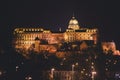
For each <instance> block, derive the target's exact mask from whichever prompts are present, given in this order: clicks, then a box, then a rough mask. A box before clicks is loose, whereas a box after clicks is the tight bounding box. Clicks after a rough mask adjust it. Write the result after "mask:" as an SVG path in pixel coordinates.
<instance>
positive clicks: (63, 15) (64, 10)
mask: <svg viewBox="0 0 120 80" xmlns="http://www.w3.org/2000/svg"><path fill="white" fill-rule="evenodd" d="M119 7H120V6H119V3H118V2H115V1H114V2H112V1H111V2H110V1H106V2H105V1H104V0H103V1H102V0H99V1H98V0H9V1H8V2H7V3H5V5H3V16H2V18H3V20H2V23H1V27H2V28H1V30H0V36H1V37H2V39H1V44H2V45H3V43H6V44H7V42H9V39H10V37H11V34H12V33H11V32H12V30H13V29H14V28H15V27H17V26H18V27H33V26H35V27H38V26H42V27H43V28H48V29H52V30H57V29H58V28H59V27H61V28H62V29H66V28H67V26H68V22H69V20H70V19H71V17H72V15H73V13H74V15H75V17H76V19H77V20H78V21H79V24H80V25H90V26H91V25H96V26H97V28H98V29H99V30H100V33H101V37H102V40H114V41H115V42H117V45H118V46H120V44H119V40H120V36H119V23H120V20H119ZM81 27H82V26H81Z"/></svg>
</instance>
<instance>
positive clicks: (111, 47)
mask: <svg viewBox="0 0 120 80" xmlns="http://www.w3.org/2000/svg"><path fill="white" fill-rule="evenodd" d="M102 50H103V53H105V54H108V53H110V51H111V52H112V53H113V55H120V51H119V50H117V49H116V44H115V42H114V41H110V42H102Z"/></svg>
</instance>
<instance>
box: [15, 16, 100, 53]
mask: <svg viewBox="0 0 120 80" xmlns="http://www.w3.org/2000/svg"><path fill="white" fill-rule="evenodd" d="M84 40H90V41H93V42H94V43H93V44H97V42H98V29H97V28H82V27H81V26H79V23H78V20H77V19H76V18H75V17H74V16H73V17H72V18H71V20H70V21H69V24H68V28H67V29H66V31H64V32H62V31H61V29H59V31H58V32H52V31H51V30H45V29H43V28H16V29H14V39H13V46H14V48H15V49H26V50H27V49H29V48H30V47H31V45H33V44H34V46H35V47H34V48H35V49H34V50H36V51H40V50H42V49H48V48H50V46H51V47H52V48H56V47H55V46H54V45H56V44H61V43H63V42H67V43H70V42H79V41H84ZM42 42H44V43H46V44H42ZM45 45H46V48H43V46H44V47H45ZM54 50H55V51H56V50H57V49H54ZM54 50H53V51H54Z"/></svg>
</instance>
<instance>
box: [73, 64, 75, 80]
mask: <svg viewBox="0 0 120 80" xmlns="http://www.w3.org/2000/svg"><path fill="white" fill-rule="evenodd" d="M74 67H75V65H74V64H73V65H72V80H74Z"/></svg>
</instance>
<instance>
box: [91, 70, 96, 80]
mask: <svg viewBox="0 0 120 80" xmlns="http://www.w3.org/2000/svg"><path fill="white" fill-rule="evenodd" d="M96 74H97V72H96V71H92V80H94V79H95V75H96Z"/></svg>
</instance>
